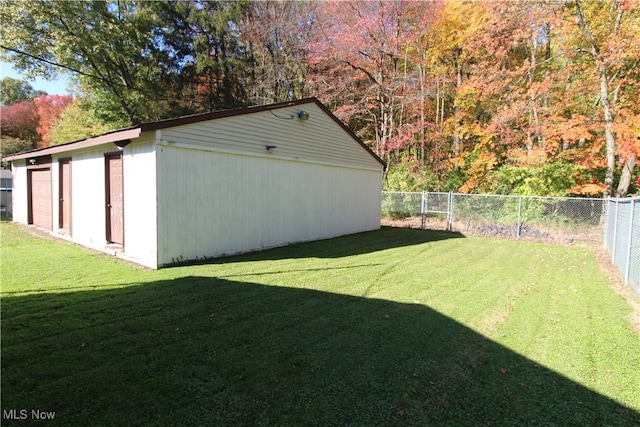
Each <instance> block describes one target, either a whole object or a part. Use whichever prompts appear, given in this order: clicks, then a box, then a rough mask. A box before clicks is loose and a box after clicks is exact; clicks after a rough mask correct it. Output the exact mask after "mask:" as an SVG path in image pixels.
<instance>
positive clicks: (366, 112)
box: [309, 1, 434, 157]
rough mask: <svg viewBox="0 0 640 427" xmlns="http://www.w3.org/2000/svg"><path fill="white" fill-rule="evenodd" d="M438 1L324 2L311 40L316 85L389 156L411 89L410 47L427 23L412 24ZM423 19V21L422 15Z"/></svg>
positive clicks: (385, 155) (319, 7)
mask: <svg viewBox="0 0 640 427" xmlns="http://www.w3.org/2000/svg"><path fill="white" fill-rule="evenodd" d="M433 6H434V4H433V3H427V2H403V1H375V2H374V1H371V2H337V1H332V2H329V1H328V2H322V3H320V4H319V5H318V8H317V10H316V13H317V16H318V21H317V23H316V26H315V28H314V31H315V35H314V42H313V43H311V44H310V45H309V49H310V53H309V61H310V66H311V67H312V69H313V70H314V72H313V79H314V82H313V83H314V85H315V90H314V92H315V93H316V94H318V96H320V97H321V98H323V99H326V100H329V104H330V105H332V106H335V107H336V108H335V110H336V112H337V113H338V115H339V116H340V117H341V118H343V119H344V120H345V121H347V122H349V124H351V125H352V126H354V127H356V128H358V129H359V131H360V135H361V136H363V137H364V139H365V140H373V141H374V142H373V149H374V151H375V152H376V153H377V154H378V155H379V156H381V157H387V156H388V154H389V151H390V149H391V148H393V145H395V144H392V141H393V139H394V138H395V137H397V136H399V135H400V133H399V131H398V129H399V126H398V125H399V123H400V122H399V114H400V111H401V105H400V104H399V102H398V101H399V99H400V97H401V96H403V95H402V91H403V90H404V89H405V88H406V80H405V78H404V70H405V68H404V66H405V65H407V63H406V61H405V59H404V58H405V57H406V56H407V46H408V45H410V44H412V43H414V41H415V39H416V38H417V36H418V34H419V31H418V29H420V28H421V27H420V26H419V24H416V25H415V26H414V25H411V23H412V21H413V20H414V19H415V17H416V16H417V17H423V16H425V15H426V14H427V12H429V11H430V10H431V8H432V7H433ZM418 21H420V20H419V19H418Z"/></svg>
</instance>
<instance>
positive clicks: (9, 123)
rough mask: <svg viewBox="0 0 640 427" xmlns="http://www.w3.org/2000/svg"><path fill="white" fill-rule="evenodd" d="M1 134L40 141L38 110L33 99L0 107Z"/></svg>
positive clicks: (35, 141) (34, 141) (31, 141)
mask: <svg viewBox="0 0 640 427" xmlns="http://www.w3.org/2000/svg"><path fill="white" fill-rule="evenodd" d="M0 115H1V116H2V120H1V121H0V134H2V136H3V137H4V136H10V137H13V138H18V139H21V140H24V141H29V142H30V143H32V144H35V143H37V142H38V141H40V135H39V134H38V131H37V130H36V129H37V127H38V111H37V109H36V106H35V105H34V103H33V102H32V101H22V102H19V103H17V104H13V105H4V106H2V107H0Z"/></svg>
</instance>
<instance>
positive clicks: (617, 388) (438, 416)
mask: <svg viewBox="0 0 640 427" xmlns="http://www.w3.org/2000/svg"><path fill="white" fill-rule="evenodd" d="M1 230H2V242H1V250H2V252H1V257H2V266H1V274H2V276H1V280H2V410H3V415H4V418H7V415H8V414H7V412H6V411H8V410H11V409H15V410H17V411H20V410H26V411H27V412H24V413H26V414H27V416H28V419H29V420H30V421H33V420H32V419H31V416H32V413H31V411H32V410H38V411H48V412H55V417H56V418H55V420H56V421H57V422H58V423H59V424H60V425H79V426H86V425H92V426H98V425H162V426H165V425H233V426H235V425H247V426H257V425H292V426H312V425H318V426H329V425H343V426H346V425H353V426H389V425H398V426H406V425H416V426H425V425H452V426H459V425H495V426H502V425H558V426H568V425H575V426H587V425H592V426H602V425H619V426H631V425H640V392H639V390H640V333H639V332H638V331H637V330H636V329H634V328H633V327H632V325H631V323H630V322H629V320H628V316H629V315H630V313H631V308H630V306H629V305H628V304H627V302H626V301H625V300H624V299H623V298H622V297H621V296H619V295H618V294H617V293H616V292H615V291H614V290H613V289H612V287H611V284H610V283H609V278H608V276H607V274H605V273H604V272H603V271H602V270H601V269H600V267H599V266H598V264H597V262H596V260H595V257H594V255H593V253H592V252H591V251H590V250H588V249H586V248H582V247H569V246H553V245H544V244H535V243H522V242H514V241H506V240H493V239H484V238H465V237H463V236H460V235H456V234H447V233H440V232H424V231H418V230H408V229H390V228H385V229H382V230H380V231H376V232H371V233H363V234H358V235H354V236H347V237H341V238H337V239H331V240H325V241H320V242H313V243H306V244H299V245H292V246H289V247H285V248H279V249H273V250H269V251H264V252H260V253H253V254H247V255H244V256H238V257H232V258H225V259H220V260H217V261H213V262H210V263H203V264H199V265H191V266H181V267H174V268H167V269H163V270H159V271H149V270H145V269H141V268H138V267H135V266H132V265H129V264H126V263H123V262H120V261H117V260H114V259H112V258H109V257H107V256H103V255H100V254H96V253H95V252H92V251H89V250H85V249H83V248H80V247H77V246H74V245H71V244H68V243H63V242H58V241H55V240H51V239H41V238H36V237H34V236H32V235H31V234H29V233H28V232H25V231H24V229H22V228H20V227H17V226H15V225H12V224H7V223H3V224H2V225H1ZM15 413H16V414H20V412H15ZM8 423H9V421H8V420H6V419H4V420H3V425H5V424H8ZM16 424H19V422H16Z"/></svg>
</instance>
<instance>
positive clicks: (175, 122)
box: [4, 98, 387, 168]
mask: <svg viewBox="0 0 640 427" xmlns="http://www.w3.org/2000/svg"><path fill="white" fill-rule="evenodd" d="M310 103H313V104H315V105H317V106H318V107H319V108H320V109H321V110H322V111H323V112H324V113H326V114H327V116H329V117H330V118H331V119H333V121H335V122H336V123H337V124H338V125H339V126H340V127H342V129H344V130H345V131H346V132H347V133H348V134H349V136H351V137H352V138H353V139H354V140H355V141H356V142H357V143H358V144H360V145H361V146H362V147H363V148H364V149H365V150H366V151H367V152H368V153H369V154H370V155H371V156H373V158H375V159H376V160H377V161H378V162H379V163H380V164H381V165H382V166H383V167H385V168H386V166H387V165H386V163H385V161H384V160H382V159H381V158H380V157H378V155H377V154H375V153H374V152H373V150H371V149H370V148H369V147H368V146H367V145H366V144H365V143H364V142H363V141H362V140H361V139H360V138H359V137H358V136H357V135H356V134H355V133H353V131H352V130H351V129H349V127H347V126H346V125H345V124H344V123H343V122H342V121H341V120H340V119H338V118H337V117H336V116H334V115H333V113H332V112H331V111H329V109H328V108H327V107H325V106H324V104H322V103H321V102H320V101H319V100H318V99H317V98H303V99H299V100H295V101H289V102H281V103H278V104H270V105H261V106H255V107H246V108H239V109H233V110H223V111H216V112H212V113H205V114H194V115H191V116H184V117H178V118H175V119H167V120H160V121H157V122H150V123H143V124H140V125H136V126H132V127H129V128H124V129H120V130H116V131H112V132H107V133H104V134H102V135H98V136H93V137H89V138H86V139H82V140H78V141H72V142H68V143H65V144H60V145H54V146H52V147H46V148H39V149H36V150H31V151H26V152H23V153H18V154H14V155H11V156H7V157H5V158H4V160H6V161H14V160H21V159H27V158H30V157H40V156H48V155H51V154H57V153H64V152H66V151H71V150H78V149H81V148H89V147H95V146H98V145H102V144H107V143H110V142H118V141H125V140H131V139H135V138H138V137H139V136H140V135H141V134H142V133H143V132H149V131H155V130H159V129H167V128H171V127H175V126H183V125H188V124H191V123H198V122H203V121H208V120H215V119H221V118H224V117H233V116H240V115H244V114H252V113H258V112H262V111H271V110H276V109H279V108H284V107H291V106H296V105H304V104H310Z"/></svg>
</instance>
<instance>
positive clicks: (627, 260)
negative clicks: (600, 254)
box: [605, 197, 640, 296]
mask: <svg viewBox="0 0 640 427" xmlns="http://www.w3.org/2000/svg"><path fill="white" fill-rule="evenodd" d="M605 247H606V248H607V251H608V252H609V253H610V254H611V260H612V261H613V263H614V264H615V265H616V267H618V270H620V273H621V274H622V277H623V278H624V281H625V282H626V283H628V284H630V285H631V287H632V288H633V290H634V291H635V293H636V294H637V295H638V296H640V197H634V198H630V199H608V200H607V223H606V227H605Z"/></svg>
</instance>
